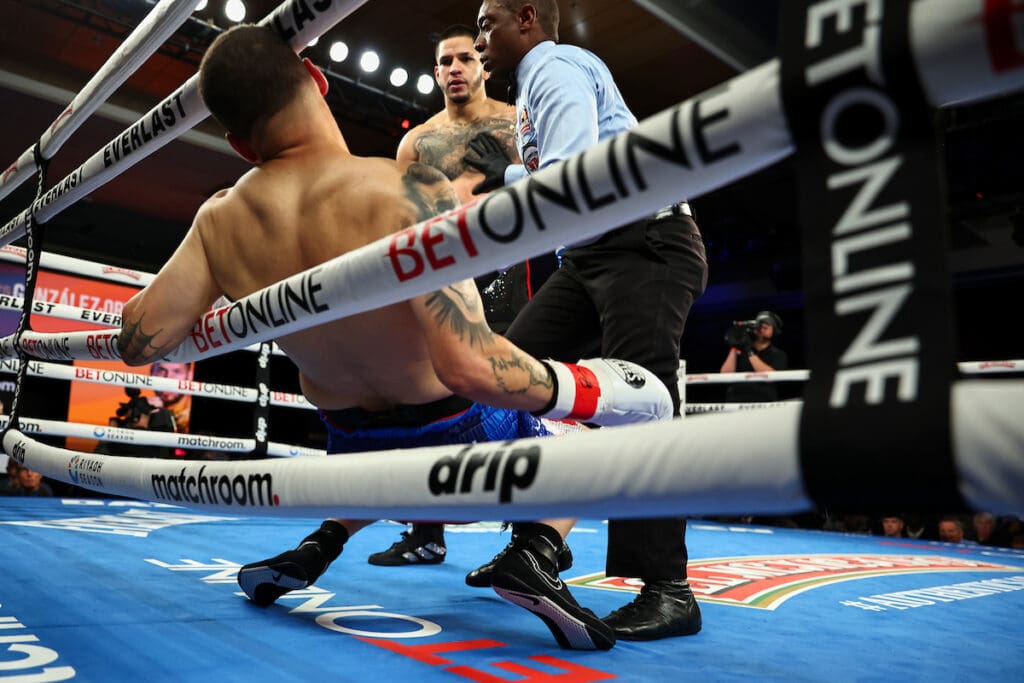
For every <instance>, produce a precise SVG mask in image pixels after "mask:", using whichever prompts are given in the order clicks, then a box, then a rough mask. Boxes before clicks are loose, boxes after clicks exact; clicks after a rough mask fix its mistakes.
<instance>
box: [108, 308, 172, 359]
mask: <svg viewBox="0 0 1024 683" xmlns="http://www.w3.org/2000/svg"><path fill="white" fill-rule="evenodd" d="M143 317H145V314H143V315H142V316H140V317H139V319H138V320H129V319H128V318H125V319H124V320H123V324H122V328H121V334H119V335H117V350H118V351H120V352H121V358H122V359H123V360H124V361H126V362H140V361H141V362H146V363H149V362H152V361H154V360H157V359H159V358H161V357H163V356H164V355H165V353H166V351H167V349H165V348H164V347H161V346H155V345H154V344H153V339H155V338H156V336H157V335H158V334H160V333H161V332H163V328H160V329H159V330H156V331H154V332H152V333H150V332H146V331H144V330H143V329H142V318H143Z"/></svg>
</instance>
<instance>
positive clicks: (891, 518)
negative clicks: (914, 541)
mask: <svg viewBox="0 0 1024 683" xmlns="http://www.w3.org/2000/svg"><path fill="white" fill-rule="evenodd" d="M906 526H907V524H906V522H904V521H903V517H902V516H901V515H885V516H884V517H882V535H883V536H885V537H887V538H906V537H907V532H906Z"/></svg>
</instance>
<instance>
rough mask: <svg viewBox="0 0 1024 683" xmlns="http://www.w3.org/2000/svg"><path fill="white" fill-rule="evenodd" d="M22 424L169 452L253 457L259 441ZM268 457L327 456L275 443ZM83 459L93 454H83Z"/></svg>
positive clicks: (36, 430)
mask: <svg viewBox="0 0 1024 683" xmlns="http://www.w3.org/2000/svg"><path fill="white" fill-rule="evenodd" d="M7 423H8V417H7V416H6V415H0V429H3V428H6V427H7ZM18 423H19V425H20V426H21V431H22V432H24V433H26V434H39V435H42V436H64V437H67V436H70V437H76V438H79V439H94V440H97V441H109V442H112V443H125V444H133V445H137V446H164V447H168V448H181V449H193V450H195V449H201V450H206V451H223V452H227V453H249V452H251V451H252V450H253V449H254V448H255V447H256V440H255V439H248V438H240V437H231V436H212V435H209V434H182V433H179V432H154V431H149V430H145V429H125V428H122V427H110V426H107V425H94V424H84V423H81V422H62V421H59V420H44V419H41V418H34V417H20V418H18ZM267 454H268V455H271V456H275V457H294V456H311V455H315V456H321V455H326V452H325V451H322V450H318V449H316V448H308V447H306V446H297V445H293V444H286V443H278V442H276V441H271V442H269V443H268V444H267ZM81 455H92V454H87V453H82V454H81Z"/></svg>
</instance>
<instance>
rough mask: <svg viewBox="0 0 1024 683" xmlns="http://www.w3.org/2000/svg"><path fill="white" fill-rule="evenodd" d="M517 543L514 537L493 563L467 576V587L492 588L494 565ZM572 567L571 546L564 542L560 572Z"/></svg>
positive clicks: (561, 551) (492, 560)
mask: <svg viewBox="0 0 1024 683" xmlns="http://www.w3.org/2000/svg"><path fill="white" fill-rule="evenodd" d="M513 542H515V536H514V535H513V537H512V541H511V542H509V544H508V545H507V546H505V547H504V548H503V549H502V550H501V552H499V553H498V554H497V555H495V556H494V557H493V558H491V561H490V562H488V563H486V564H482V565H480V566H479V567H477V568H476V569H474V570H473V571H471V572H470V573H468V574H466V585H467V586H472V587H473V588H490V587H491V575H492V574H493V573H494V565H496V564H497V563H498V562H499V561H501V558H503V557H505V554H506V553H507V552H508V551H509V548H511V547H512V543H513ZM571 567H572V551H571V550H569V546H568V545H567V544H566V543H565V542H564V541H563V542H562V547H561V548H560V549H559V551H558V571H560V572H564V571H565V570H566V569H569V568H571Z"/></svg>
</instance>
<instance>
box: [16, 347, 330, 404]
mask: <svg viewBox="0 0 1024 683" xmlns="http://www.w3.org/2000/svg"><path fill="white" fill-rule="evenodd" d="M28 365H29V367H28V374H29V375H31V376H33V377H44V378H48V379H60V380H65V381H68V382H85V383H88V384H105V385H108V386H116V387H135V388H142V389H153V390H154V391H166V392H171V393H176V394H189V395H191V396H202V397H203V398H216V399H222V400H225V401H236V402H239V403H256V402H257V401H259V399H260V392H259V390H258V389H254V388H249V387H241V386H234V385H230V384H215V383H212V382H200V381H197V380H176V379H171V378H170V377H157V376H155V375H143V374H139V373H135V372H125V371H123V370H100V369H97V368H85V367H69V366H67V365H58V364H56V363H45V362H42V361H29V362H28ZM19 366H20V363H19V361H17V360H12V359H5V360H0V374H2V373H17V372H18V369H19ZM269 399H270V405H272V406H281V407H284V408H301V409H305V410H316V406H314V405H313V404H312V403H310V402H309V401H308V400H306V397H305V396H303V395H301V394H293V393H289V392H285V391H270V392H269Z"/></svg>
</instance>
